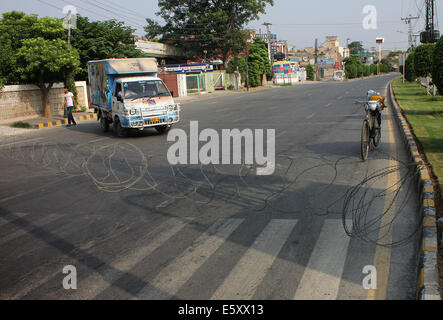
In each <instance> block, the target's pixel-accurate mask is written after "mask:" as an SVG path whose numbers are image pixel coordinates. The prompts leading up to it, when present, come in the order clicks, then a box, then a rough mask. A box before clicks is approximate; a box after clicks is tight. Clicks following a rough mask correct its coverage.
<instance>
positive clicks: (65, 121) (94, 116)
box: [32, 114, 97, 129]
mask: <svg viewBox="0 0 443 320" xmlns="http://www.w3.org/2000/svg"><path fill="white" fill-rule="evenodd" d="M74 119H75V122H81V121H87V120H93V119H97V114H92V115H86V116H79V117H74ZM65 124H68V119H63V120H56V121H47V122H42V123H38V124H35V125H33V126H32V128H33V129H43V128H51V127H59V126H62V125H65Z"/></svg>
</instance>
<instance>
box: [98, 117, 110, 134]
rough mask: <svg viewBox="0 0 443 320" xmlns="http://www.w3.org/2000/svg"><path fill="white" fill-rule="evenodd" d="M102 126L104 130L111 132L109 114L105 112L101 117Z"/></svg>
mask: <svg viewBox="0 0 443 320" xmlns="http://www.w3.org/2000/svg"><path fill="white" fill-rule="evenodd" d="M100 128H102V130H103V132H109V120H108V117H107V115H106V114H105V115H104V114H103V113H102V114H101V117H100Z"/></svg>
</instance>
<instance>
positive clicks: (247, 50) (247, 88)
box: [246, 42, 249, 92]
mask: <svg viewBox="0 0 443 320" xmlns="http://www.w3.org/2000/svg"><path fill="white" fill-rule="evenodd" d="M246 90H247V91H248V92H249V42H246Z"/></svg>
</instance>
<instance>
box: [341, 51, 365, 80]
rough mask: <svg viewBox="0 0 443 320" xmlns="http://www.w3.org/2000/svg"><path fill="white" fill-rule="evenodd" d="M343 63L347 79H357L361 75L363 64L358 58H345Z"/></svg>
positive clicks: (353, 56)
mask: <svg viewBox="0 0 443 320" xmlns="http://www.w3.org/2000/svg"><path fill="white" fill-rule="evenodd" d="M343 62H344V63H345V74H346V77H347V78H348V79H354V78H358V77H359V74H362V72H363V69H362V66H363V64H362V63H361V61H360V58H359V57H357V56H355V55H351V56H350V57H347V58H345V59H344V60H343Z"/></svg>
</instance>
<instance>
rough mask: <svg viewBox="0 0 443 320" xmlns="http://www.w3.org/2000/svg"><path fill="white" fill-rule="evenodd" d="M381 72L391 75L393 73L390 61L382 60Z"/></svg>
mask: <svg viewBox="0 0 443 320" xmlns="http://www.w3.org/2000/svg"><path fill="white" fill-rule="evenodd" d="M380 71H381V72H383V73H389V72H391V71H392V64H391V62H390V61H389V59H382V60H381V64H380Z"/></svg>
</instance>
